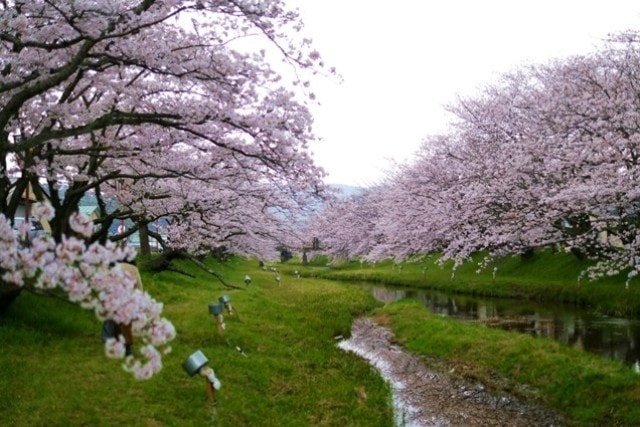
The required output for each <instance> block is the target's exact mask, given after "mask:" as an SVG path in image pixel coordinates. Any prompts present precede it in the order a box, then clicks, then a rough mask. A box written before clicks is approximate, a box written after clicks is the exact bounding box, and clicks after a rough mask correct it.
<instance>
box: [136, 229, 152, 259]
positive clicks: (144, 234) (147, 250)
mask: <svg viewBox="0 0 640 427" xmlns="http://www.w3.org/2000/svg"><path fill="white" fill-rule="evenodd" d="M138 235H139V236H140V254H141V255H145V256H146V255H150V254H151V246H150V245H149V229H148V228H147V224H146V223H145V224H140V227H139V228H138Z"/></svg>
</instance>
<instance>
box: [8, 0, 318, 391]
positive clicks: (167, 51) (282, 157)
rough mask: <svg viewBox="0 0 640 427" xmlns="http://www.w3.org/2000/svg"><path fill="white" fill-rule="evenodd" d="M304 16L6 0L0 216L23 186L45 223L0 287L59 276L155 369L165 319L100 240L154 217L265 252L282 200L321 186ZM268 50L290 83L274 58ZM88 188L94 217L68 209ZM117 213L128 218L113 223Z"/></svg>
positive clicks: (79, 0) (18, 240)
mask: <svg viewBox="0 0 640 427" xmlns="http://www.w3.org/2000/svg"><path fill="white" fill-rule="evenodd" d="M301 28H302V26H301V23H300V21H299V19H298V16H297V14H296V13H295V12H293V11H289V10H287V9H286V8H285V6H284V4H283V2H282V1H280V0H267V1H260V2H257V1H253V0H222V1H220V0H114V1H109V2H99V1H92V0H56V1H51V0H30V1H22V0H1V1H0V169H1V170H2V174H1V178H0V179H1V181H0V213H1V214H2V216H3V218H4V219H2V220H0V225H1V226H3V227H9V226H10V225H11V224H12V223H14V219H15V216H16V213H17V212H18V209H19V207H20V205H21V204H22V203H24V196H25V193H26V192H32V193H33V194H34V195H35V197H36V198H37V199H38V200H40V201H42V202H43V203H44V205H46V206H50V210H48V208H47V212H48V214H50V215H47V218H48V220H49V223H50V225H51V231H52V234H51V237H50V238H43V239H42V240H39V241H37V242H36V241H33V242H29V241H25V240H24V239H23V238H22V237H21V236H23V235H24V234H21V235H20V236H14V237H10V238H9V241H7V243H6V246H5V247H4V248H3V252H2V260H3V261H2V263H1V264H0V273H2V278H3V286H6V285H7V284H8V285H9V286H10V287H14V288H15V287H20V289H32V290H37V289H41V288H43V287H44V288H47V289H48V288H49V287H53V286H58V287H59V289H62V290H63V291H64V292H65V294H66V295H68V297H69V298H70V299H72V300H73V301H76V302H79V303H81V304H82V305H83V306H84V307H85V308H92V309H94V310H95V311H96V315H97V316H98V317H99V318H105V316H116V317H118V318H120V319H121V320H123V321H128V320H132V319H133V324H134V332H136V333H137V334H138V335H140V336H142V337H146V338H145V339H146V340H147V341H148V342H149V343H150V345H151V347H144V349H143V350H142V356H143V357H144V358H146V359H147V360H148V361H149V363H146V364H144V363H143V364H137V365H136V363H134V362H132V364H133V366H134V367H135V371H136V372H137V374H136V375H137V376H138V377H143V378H146V377H149V376H150V375H152V374H153V373H155V372H156V371H157V369H159V366H160V364H159V360H160V358H159V354H160V353H159V352H158V351H155V350H153V348H155V347H154V346H155V345H156V344H157V346H158V347H162V346H164V345H166V343H167V342H168V341H169V340H170V338H172V333H171V330H172V328H171V327H170V326H168V325H169V324H168V323H167V322H165V321H164V320H159V319H161V317H159V316H160V307H161V305H158V304H156V303H152V302H151V301H152V299H151V298H150V297H149V296H148V295H146V294H140V295H142V296H139V295H138V293H137V292H135V291H133V288H132V287H131V286H129V285H130V284H129V283H127V281H126V280H122V281H121V280H120V279H121V278H122V277H121V276H120V275H119V273H118V272H117V269H111V268H110V266H111V265H112V264H113V263H114V262H115V261H118V260H122V259H124V258H125V257H126V256H128V255H127V254H126V253H124V252H122V250H121V249H120V248H118V247H117V246H115V245H113V244H111V243H110V240H117V239H120V238H123V237H126V235H128V234H130V233H132V232H134V231H137V230H146V227H147V225H148V224H150V223H152V222H154V221H156V220H158V219H159V218H165V220H166V223H167V224H168V227H169V230H168V231H167V235H168V236H170V238H169V240H168V241H164V242H163V244H166V245H167V246H168V247H176V248H180V249H185V250H190V251H201V250H204V249H205V248H214V247H217V246H220V245H228V246H230V247H232V248H233V249H234V250H238V251H241V252H243V253H249V252H251V251H259V250H262V251H265V250H266V248H267V246H268V245H267V244H266V241H267V240H272V241H274V242H277V241H279V239H281V238H282V236H279V234H282V233H285V232H286V230H285V228H284V227H282V222H283V221H282V220H283V219H285V216H284V215H283V214H282V212H286V213H292V212H293V211H294V210H295V209H298V208H303V205H304V204H305V203H306V202H307V197H302V196H300V195H301V194H305V195H309V194H314V193H316V192H318V191H320V190H321V187H322V184H321V178H322V175H323V173H322V171H321V170H320V169H318V168H317V167H316V166H314V164H313V162H312V160H311V156H310V154H309V146H308V144H309V142H310V141H312V140H313V139H314V137H313V134H312V131H311V124H312V121H311V118H310V114H309V112H308V110H307V108H306V106H305V102H306V101H305V99H304V97H309V98H312V97H313V94H311V93H309V92H308V90H309V89H308V87H307V84H306V82H305V81H301V80H302V78H301V77H299V76H302V75H303V74H304V73H303V72H305V70H310V72H315V71H317V70H319V69H321V68H322V66H323V64H322V62H321V61H320V58H319V55H318V53H317V52H316V51H314V50H313V49H312V47H311V46H310V44H309V41H308V40H306V39H304V38H301V37H297V34H298V33H299V31H300V30H301ZM246 40H258V41H259V42H257V43H256V44H255V46H254V45H253V44H252V43H243V41H246ZM260 40H261V41H260ZM247 46H248V47H247ZM274 50H275V51H277V52H278V53H279V55H280V57H281V58H282V59H284V61H285V63H286V64H288V66H289V67H290V68H292V69H295V70H296V73H294V75H295V77H294V78H293V80H295V81H294V82H293V83H294V84H297V86H295V85H292V84H290V83H291V82H289V81H288V80H283V75H282V73H281V72H275V71H274V70H273V69H272V67H271V66H270V65H269V61H270V56H269V55H271V54H272V51H274ZM87 195H91V196H92V197H94V198H95V200H96V203H97V205H98V208H99V213H100V215H99V219H98V220H96V221H95V223H94V224H92V226H91V227H89V226H87V224H86V219H77V218H81V217H77V212H78V207H79V204H80V202H81V200H82V199H83V197H86V196H87ZM294 196H295V197H294ZM114 199H117V200H118V203H117V204H116V205H114V203H113V200H114ZM278 212H280V213H278ZM29 214H30V213H29V212H28V211H27V215H29ZM124 220H131V221H132V223H133V224H134V226H133V228H130V229H128V230H126V233H125V234H123V235H118V236H110V235H109V232H108V230H109V229H110V228H111V225H112V224H113V223H114V222H117V221H124ZM279 220H280V221H279ZM83 221H84V222H83ZM78 224H81V225H82V224H84V225H82V226H79V225H78ZM21 232H24V230H21ZM172 245H173V246H172ZM68 246H72V248H69V247H68ZM74 248H83V249H74ZM10 251H15V252H16V253H17V254H18V255H16V256H17V258H15V257H14V255H11V254H10ZM74 251H75V252H74ZM69 253H73V254H74V255H69ZM129 255H130V254H129ZM111 271H113V273H111ZM58 272H60V273H58ZM62 272H64V276H61V275H60V274H62ZM72 276H73V277H74V280H71V281H67V278H69V277H72ZM105 277H106V278H108V279H109V280H108V282H109V283H111V286H113V289H114V290H113V291H110V290H107V289H106V288H105V286H106V285H105V280H106V279H105ZM43 281H44V282H46V283H47V284H46V286H45V285H43V283H44V282H43ZM120 282H122V283H121V284H120ZM74 283H75V285H73V284H74ZM116 283H118V284H116ZM69 286H75V287H77V288H78V289H77V291H78V292H80V293H81V294H82V295H83V296H82V297H76V296H73V295H75V294H74V292H76V291H75V290H73V289H70V288H69ZM83 298H84V299H83ZM96 301H99V302H96ZM128 301H137V302H136V304H138V305H136V304H133V303H130V302H128ZM140 301H144V302H140ZM154 304H155V305H154ZM145 307H146V308H145ZM144 310H147V311H149V313H148V315H142V314H141V313H144V312H145V311H144ZM125 312H126V313H125ZM123 313H125V314H123ZM136 316H138V317H136ZM136 319H137V320H136ZM153 319H156V320H153ZM136 322H138V323H136ZM154 322H155V323H154ZM156 324H157V325H160V326H158V327H155V326H154V325H156ZM145 331H146V332H145ZM149 331H150V332H149ZM116 347H117V346H116V345H115V344H114V343H110V346H109V347H108V349H109V351H108V352H109V354H112V355H121V354H120V352H119V351H116V350H117V348H116Z"/></svg>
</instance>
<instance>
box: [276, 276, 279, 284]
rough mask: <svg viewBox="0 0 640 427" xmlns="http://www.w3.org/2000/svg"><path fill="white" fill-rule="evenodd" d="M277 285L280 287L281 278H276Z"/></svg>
mask: <svg viewBox="0 0 640 427" xmlns="http://www.w3.org/2000/svg"><path fill="white" fill-rule="evenodd" d="M276 283H277V284H278V285H279V284H280V276H276Z"/></svg>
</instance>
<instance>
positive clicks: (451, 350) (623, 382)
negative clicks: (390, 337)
mask: <svg viewBox="0 0 640 427" xmlns="http://www.w3.org/2000/svg"><path fill="white" fill-rule="evenodd" d="M377 318H378V321H380V322H381V323H384V324H387V325H389V326H390V327H391V328H392V329H393V331H394V333H395V334H396V337H397V338H398V340H399V341H400V342H401V343H402V344H403V345H404V346H405V347H406V348H407V349H408V350H410V351H411V352H412V353H414V354H419V355H422V356H424V357H426V358H427V360H429V358H433V357H436V358H438V359H441V360H445V361H446V369H448V370H453V371H454V372H456V373H457V374H459V375H462V376H464V377H471V378H478V379H481V380H483V381H485V382H488V383H492V382H495V378H496V374H498V376H500V377H502V378H506V379H508V381H507V382H499V384H500V386H501V387H504V388H506V389H507V390H509V391H512V392H513V391H515V392H516V393H517V394H520V395H523V396H526V397H529V398H533V399H534V400H537V401H539V402H543V403H544V404H546V405H548V406H549V407H552V408H556V409H557V410H559V411H560V412H561V413H563V414H564V415H565V416H566V419H567V421H568V422H569V423H570V424H572V425H578V426H605V425H607V426H616V425H617V426H637V425H640V405H639V403H640V376H638V375H637V374H634V373H633V372H632V371H631V370H630V369H628V368H626V367H625V366H623V365H622V364H621V363H617V362H612V361H609V360H605V359H603V358H600V357H598V356H595V355H592V354H589V353H585V352H581V351H580V350H576V349H573V348H569V347H566V346H563V345H561V344H559V343H557V342H555V341H552V340H547V339H534V338H532V337H530V336H527V335H522V334H518V333H515V332H506V331H503V330H499V329H492V328H487V327H481V326H477V325H471V324H465V323H462V322H456V321H452V320H451V319H446V318H441V317H438V316H435V315H432V314H430V313H429V312H428V311H427V310H425V309H424V307H423V306H422V305H421V304H420V303H419V302H416V301H408V300H407V301H402V302H396V303H393V304H389V305H387V306H385V307H384V308H383V309H381V310H378V312H377ZM427 363H429V362H427ZM441 368H442V367H441ZM522 385H526V387H522Z"/></svg>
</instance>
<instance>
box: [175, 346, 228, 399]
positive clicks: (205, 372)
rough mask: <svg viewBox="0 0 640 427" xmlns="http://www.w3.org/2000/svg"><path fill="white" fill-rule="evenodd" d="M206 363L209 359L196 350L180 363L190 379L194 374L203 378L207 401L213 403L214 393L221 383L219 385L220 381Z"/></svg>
mask: <svg viewBox="0 0 640 427" xmlns="http://www.w3.org/2000/svg"><path fill="white" fill-rule="evenodd" d="M208 363H209V359H207V357H206V356H205V355H204V354H203V353H202V351H200V350H197V351H196V352H195V353H193V354H192V355H191V356H189V357H188V358H187V359H185V360H184V362H182V369H184V370H185V371H186V372H187V374H189V376H191V377H193V376H194V375H196V374H199V375H200V376H202V377H204V378H205V381H206V386H207V399H208V400H209V402H215V399H216V391H217V390H220V387H222V383H220V380H219V379H218V378H217V377H216V374H215V372H214V371H213V368H211V367H210V366H208V365H207V364H208Z"/></svg>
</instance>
